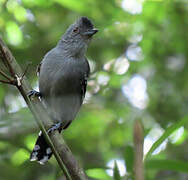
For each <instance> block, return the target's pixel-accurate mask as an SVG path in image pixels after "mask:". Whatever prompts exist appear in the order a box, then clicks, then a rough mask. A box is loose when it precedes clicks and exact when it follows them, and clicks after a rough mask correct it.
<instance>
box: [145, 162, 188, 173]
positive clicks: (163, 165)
mask: <svg viewBox="0 0 188 180" xmlns="http://www.w3.org/2000/svg"><path fill="white" fill-rule="evenodd" d="M145 167H146V168H147V169H158V170H172V171H180V172H186V173H188V163H187V162H183V161H175V160H166V159H164V160H149V161H146V162H145Z"/></svg>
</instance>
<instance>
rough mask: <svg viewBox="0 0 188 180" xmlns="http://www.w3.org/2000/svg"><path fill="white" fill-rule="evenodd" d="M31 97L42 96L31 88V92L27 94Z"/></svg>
mask: <svg viewBox="0 0 188 180" xmlns="http://www.w3.org/2000/svg"><path fill="white" fill-rule="evenodd" d="M27 95H28V97H29V98H32V97H41V93H40V92H38V91H35V90H31V91H29V93H28V94H27Z"/></svg>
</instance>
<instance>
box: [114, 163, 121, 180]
mask: <svg viewBox="0 0 188 180" xmlns="http://www.w3.org/2000/svg"><path fill="white" fill-rule="evenodd" d="M113 177H114V180H121V176H120V173H119V169H118V166H117V163H116V161H115V162H114V169H113Z"/></svg>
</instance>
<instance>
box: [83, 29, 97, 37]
mask: <svg viewBox="0 0 188 180" xmlns="http://www.w3.org/2000/svg"><path fill="white" fill-rule="evenodd" d="M97 32H98V29H91V30H88V31H87V32H84V33H83V35H85V36H93V35H94V34H96V33H97Z"/></svg>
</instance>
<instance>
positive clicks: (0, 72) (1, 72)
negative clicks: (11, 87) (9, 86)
mask: <svg viewBox="0 0 188 180" xmlns="http://www.w3.org/2000/svg"><path fill="white" fill-rule="evenodd" d="M0 74H1V75H2V76H3V77H5V78H6V79H8V80H9V81H12V79H11V78H10V77H9V76H8V75H7V74H6V73H4V72H3V71H2V70H1V69H0Z"/></svg>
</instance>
